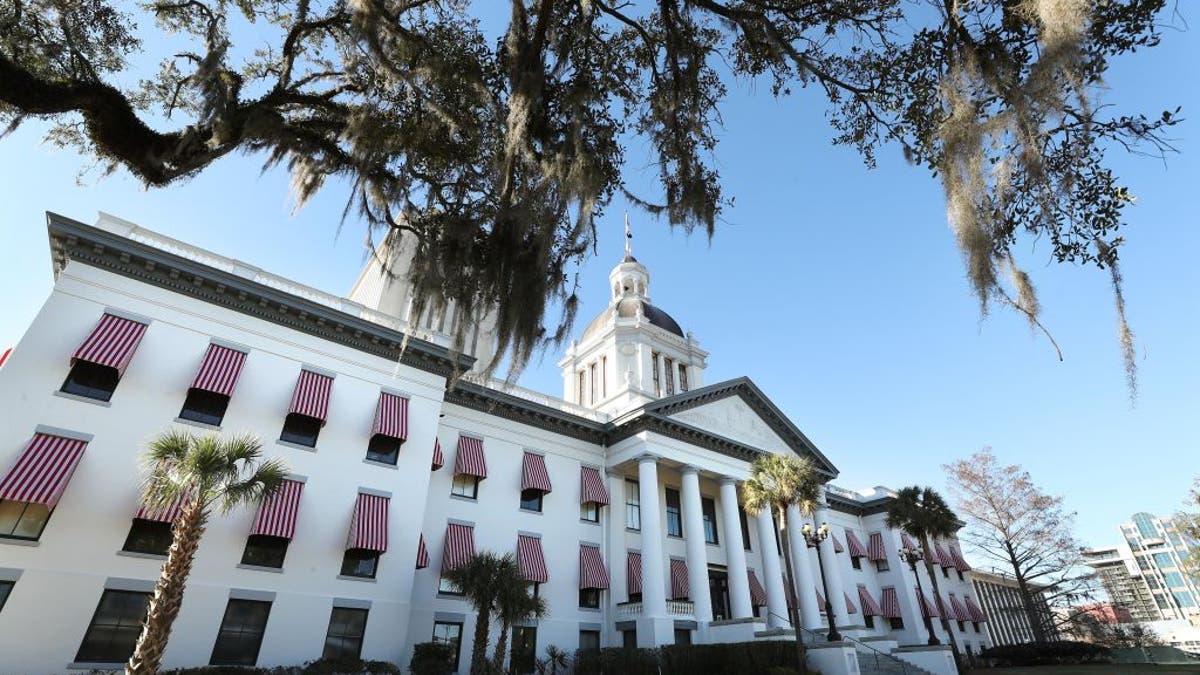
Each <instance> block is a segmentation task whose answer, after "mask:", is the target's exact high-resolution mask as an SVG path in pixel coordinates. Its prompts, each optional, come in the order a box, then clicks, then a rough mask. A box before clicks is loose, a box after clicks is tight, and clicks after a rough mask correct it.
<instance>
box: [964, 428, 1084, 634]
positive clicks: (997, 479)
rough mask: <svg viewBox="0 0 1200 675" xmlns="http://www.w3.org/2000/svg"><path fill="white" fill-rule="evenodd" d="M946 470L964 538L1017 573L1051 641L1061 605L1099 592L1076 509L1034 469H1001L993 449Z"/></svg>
mask: <svg viewBox="0 0 1200 675" xmlns="http://www.w3.org/2000/svg"><path fill="white" fill-rule="evenodd" d="M942 468H943V469H944V470H945V471H946V473H947V475H948V477H949V481H948V482H949V488H950V494H951V495H952V496H953V498H954V499H955V501H956V503H955V511H956V513H958V515H959V517H961V518H963V520H964V521H965V522H966V524H967V526H966V528H964V529H963V530H962V531H961V532H960V533H959V535H960V537H961V538H962V539H963V540H964V541H965V542H966V543H967V544H968V545H969V546H971V547H972V548H974V550H975V551H976V552H977V553H978V554H979V555H981V556H983V557H984V558H986V559H988V561H990V562H991V563H992V564H993V565H994V566H995V567H997V568H1000V569H1004V570H1012V576H1013V578H1014V579H1015V580H1016V582H1017V587H1018V590H1019V592H1020V595H1021V604H1022V609H1023V611H1024V612H1025V615H1026V617H1027V618H1028V620H1029V626H1030V628H1031V630H1032V631H1033V635H1034V639H1035V640H1037V641H1038V642H1044V641H1046V640H1047V639H1048V638H1050V637H1051V636H1052V635H1053V634H1054V632H1055V631H1056V628H1057V626H1056V623H1055V622H1056V619H1055V618H1054V614H1055V613H1054V611H1053V610H1054V608H1057V607H1066V606H1069V605H1072V604H1075V603H1077V602H1079V601H1080V600H1082V599H1085V598H1087V597H1089V596H1090V595H1091V593H1092V590H1093V588H1094V583H1093V582H1094V575H1093V574H1091V573H1090V572H1088V571H1085V569H1086V568H1083V567H1082V556H1081V555H1080V551H1081V549H1082V546H1081V545H1080V543H1079V541H1078V540H1076V539H1075V534H1074V531H1073V529H1074V520H1075V514H1074V512H1069V511H1067V510H1066V509H1065V508H1064V507H1063V499H1062V497H1058V496H1055V495H1050V494H1046V493H1045V492H1043V491H1042V490H1041V488H1039V487H1038V486H1037V485H1035V484H1034V482H1033V479H1032V478H1031V477H1030V475H1029V472H1028V471H1025V470H1024V469H1022V468H1021V467H1020V466H1018V465H1016V464H1010V465H1001V464H1000V462H999V461H997V459H996V456H995V455H994V454H992V449H991V448H986V447H985V448H983V449H982V450H980V451H979V452H977V453H975V454H973V455H971V456H970V457H969V458H967V459H962V460H958V461H956V462H953V463H951V464H947V465H944V466H943V467H942ZM1047 609H1049V610H1050V611H1047Z"/></svg>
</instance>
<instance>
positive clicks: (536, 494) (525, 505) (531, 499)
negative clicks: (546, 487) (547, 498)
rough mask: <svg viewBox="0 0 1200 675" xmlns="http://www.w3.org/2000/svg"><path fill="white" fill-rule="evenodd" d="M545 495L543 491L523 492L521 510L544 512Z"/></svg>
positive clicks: (529, 490) (527, 490) (531, 490)
mask: <svg viewBox="0 0 1200 675" xmlns="http://www.w3.org/2000/svg"><path fill="white" fill-rule="evenodd" d="M544 494H545V493H544V492H542V491H541V490H535V489H533V488H529V489H526V490H521V509H522V510H524V511H537V512H538V513H541V512H542V495H544Z"/></svg>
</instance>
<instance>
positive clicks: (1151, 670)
mask: <svg viewBox="0 0 1200 675" xmlns="http://www.w3.org/2000/svg"><path fill="white" fill-rule="evenodd" d="M1142 673H1147V674H1148V675H1192V674H1193V673H1200V664H1187V665H1171V666H1155V665H1150V664H1148V663H1097V664H1092V665H1082V666H1029V667H1027V668H979V669H976V670H972V671H968V675H1141V674H1142Z"/></svg>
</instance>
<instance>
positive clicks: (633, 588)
mask: <svg viewBox="0 0 1200 675" xmlns="http://www.w3.org/2000/svg"><path fill="white" fill-rule="evenodd" d="M625 579H626V585H627V586H628V587H629V592H630V593H641V592H642V554H641V553H638V552H636V551H630V552H629V554H628V555H626V556H625Z"/></svg>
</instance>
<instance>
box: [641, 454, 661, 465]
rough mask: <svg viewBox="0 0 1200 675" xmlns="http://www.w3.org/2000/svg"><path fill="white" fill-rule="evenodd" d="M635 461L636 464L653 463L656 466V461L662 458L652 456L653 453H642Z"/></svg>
mask: <svg viewBox="0 0 1200 675" xmlns="http://www.w3.org/2000/svg"><path fill="white" fill-rule="evenodd" d="M636 459H637V463H638V464H643V463H645V462H654V463H655V464H657V463H658V460H660V459H662V458H661V457H659V456H658V455H656V454H654V453H653V452H643V453H642V454H640V455H638V456H637V457H636Z"/></svg>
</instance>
